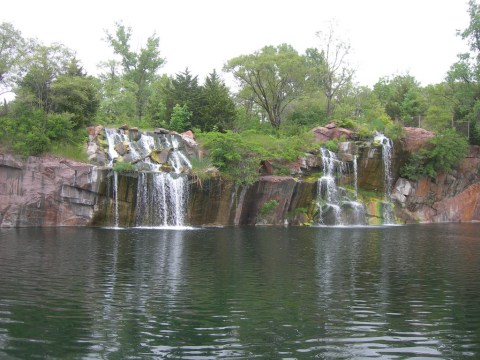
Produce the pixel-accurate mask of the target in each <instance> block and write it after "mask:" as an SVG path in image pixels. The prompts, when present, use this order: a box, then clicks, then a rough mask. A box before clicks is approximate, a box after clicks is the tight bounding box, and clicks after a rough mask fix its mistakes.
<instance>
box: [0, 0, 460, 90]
mask: <svg viewBox="0 0 480 360" xmlns="http://www.w3.org/2000/svg"><path fill="white" fill-rule="evenodd" d="M331 19H336V21H337V22H338V28H339V30H340V31H341V32H342V35H343V37H345V38H346V39H348V40H349V42H350V44H351V46H352V48H353V53H352V55H351V57H350V59H351V62H352V63H353V65H354V67H355V68H356V69H357V75H356V81H357V82H358V83H359V84H361V85H369V86H372V85H373V84H374V83H375V82H376V81H377V80H378V79H379V78H380V77H383V76H391V75H396V74H405V73H406V72H409V73H410V74H411V75H413V76H415V78H416V79H417V80H419V81H420V82H421V84H422V85H427V84H430V83H438V82H441V81H442V80H443V78H444V76H445V74H446V72H447V70H448V68H449V67H450V65H451V64H452V63H453V62H455V61H456V55H457V54H458V53H460V52H464V51H466V50H467V46H466V44H465V42H464V41H462V40H461V38H459V37H457V36H456V30H457V29H464V28H465V27H467V25H468V22H469V18H468V14H467V0H328V1H324V0H316V1H315V0H294V1H283V0H239V1H228V0H223V1H221V0H165V1H162V0H157V1H147V0H135V1H123V0H95V1H93V0H83V1H68V0H57V1H56V0H41V1H40V0H5V1H3V2H2V5H1V6H0V22H10V23H12V24H13V25H14V27H15V28H16V29H18V30H20V31H21V32H22V35H23V36H24V37H35V38H37V39H39V40H40V41H41V42H43V43H45V44H50V43H52V42H60V43H63V44H64V45H66V46H68V47H69V48H71V49H73V50H75V51H76V52H77V56H78V58H79V59H80V60H81V61H82V63H83V64H84V66H85V68H86V69H87V71H88V72H89V73H90V74H96V73H97V65H98V63H99V62H100V61H105V60H107V59H109V58H112V53H111V50H110V48H109V47H108V46H107V44H106V43H105V41H103V38H104V34H105V30H106V29H108V30H110V31H112V30H113V29H114V23H115V21H119V20H122V21H123V22H124V24H125V25H127V26H131V27H132V30H133V40H134V41H133V42H132V45H133V46H134V48H139V47H140V46H141V45H142V44H144V43H145V40H146V38H147V37H148V36H149V35H151V34H152V33H153V32H155V33H156V34H157V35H158V37H159V38H160V51H161V54H162V56H163V57H165V58H166V59H167V64H166V65H165V66H164V67H163V68H162V70H161V71H162V72H165V73H168V74H175V73H177V72H180V71H183V70H184V69H185V68H186V67H188V68H189V69H190V70H191V72H192V73H193V74H195V75H199V76H200V79H202V80H203V78H204V77H205V75H207V74H208V73H209V72H211V71H212V70H213V69H214V68H215V69H217V71H220V70H221V68H222V66H223V64H224V63H225V62H226V61H227V60H229V59H231V58H233V57H235V56H238V55H242V54H250V53H253V52H254V51H256V50H259V49H260V48H262V47H263V46H265V45H279V44H281V43H288V44H290V45H292V46H293V47H294V48H295V49H297V50H298V51H299V52H300V53H303V52H304V51H305V49H306V48H308V47H320V44H319V43H318V39H317V38H316V37H315V33H316V32H317V31H319V30H323V29H325V28H326V24H327V23H328V21H330V20H331Z"/></svg>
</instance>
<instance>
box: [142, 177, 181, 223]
mask: <svg viewBox="0 0 480 360" xmlns="http://www.w3.org/2000/svg"><path fill="white" fill-rule="evenodd" d="M187 196H188V181H187V178H186V176H184V175H178V174H169V173H164V172H142V173H139V174H138V187H137V208H136V219H135V223H136V226H183V225H184V220H185V219H184V214H185V207H186V203H187Z"/></svg>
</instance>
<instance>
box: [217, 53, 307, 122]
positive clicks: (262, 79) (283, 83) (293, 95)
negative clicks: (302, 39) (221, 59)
mask: <svg viewBox="0 0 480 360" xmlns="http://www.w3.org/2000/svg"><path fill="white" fill-rule="evenodd" d="M224 70H225V71H228V72H231V73H232V74H233V76H234V77H235V78H236V79H237V80H238V82H239V84H240V86H241V92H240V96H243V97H247V98H249V97H251V98H252V99H253V101H254V102H255V103H256V104H257V105H259V106H260V107H261V108H262V109H263V110H264V111H265V113H266V115H267V118H268V121H269V122H270V124H271V125H272V126H273V127H274V128H276V129H278V128H280V125H281V124H282V121H283V120H284V116H285V113H286V110H287V108H288V106H289V105H290V104H291V103H292V101H294V100H295V99H297V98H299V97H300V95H301V94H302V91H303V88H304V85H305V66H304V61H303V58H302V57H301V56H300V55H299V54H298V53H297V51H296V50H295V49H294V48H293V47H292V46H290V45H287V44H282V45H279V46H277V47H274V46H265V47H264V48H263V49H261V50H260V51H257V52H255V53H253V54H250V55H241V56H238V57H236V58H233V59H231V60H229V61H228V62H227V63H226V65H225V67H224Z"/></svg>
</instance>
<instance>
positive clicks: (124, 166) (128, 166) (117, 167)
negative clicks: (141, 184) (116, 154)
mask: <svg viewBox="0 0 480 360" xmlns="http://www.w3.org/2000/svg"><path fill="white" fill-rule="evenodd" d="M113 171H116V172H117V173H120V174H121V173H127V172H132V171H135V166H134V165H133V164H132V163H129V162H123V161H117V162H116V163H114V164H113Z"/></svg>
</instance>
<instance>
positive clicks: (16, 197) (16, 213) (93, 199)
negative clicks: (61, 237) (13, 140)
mask: <svg viewBox="0 0 480 360" xmlns="http://www.w3.org/2000/svg"><path fill="white" fill-rule="evenodd" d="M101 180H102V179H101V174H100V176H98V174H97V171H96V170H95V169H94V167H93V166H91V165H88V164H83V163H79V162H75V161H71V160H64V159H60V158H56V157H51V156H47V157H29V158H28V160H26V161H24V160H22V159H20V158H17V157H14V156H12V155H9V154H0V227H24V226H74V225H87V224H89V222H90V220H91V218H92V216H93V214H94V211H95V207H96V204H97V200H98V196H99V194H98V193H97V190H98V186H99V184H100V182H101Z"/></svg>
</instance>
